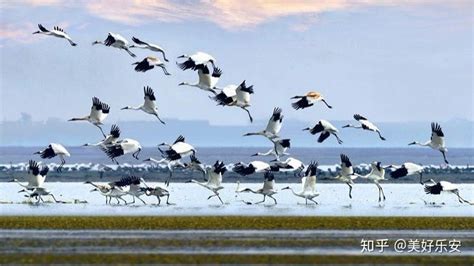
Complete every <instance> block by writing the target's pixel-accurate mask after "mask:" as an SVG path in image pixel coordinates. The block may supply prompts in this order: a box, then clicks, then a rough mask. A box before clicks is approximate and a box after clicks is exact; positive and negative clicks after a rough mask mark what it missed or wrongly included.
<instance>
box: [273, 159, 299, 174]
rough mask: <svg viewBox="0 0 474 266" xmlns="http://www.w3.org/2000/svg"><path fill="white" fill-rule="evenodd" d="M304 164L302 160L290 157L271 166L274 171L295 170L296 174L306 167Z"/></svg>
mask: <svg viewBox="0 0 474 266" xmlns="http://www.w3.org/2000/svg"><path fill="white" fill-rule="evenodd" d="M304 167H305V166H304V164H303V162H302V161H300V160H298V159H296V158H293V157H289V158H287V159H286V160H285V161H276V162H274V163H273V164H272V165H271V166H270V169H271V170H272V171H273V172H295V175H296V174H299V173H301V171H303V169H304Z"/></svg>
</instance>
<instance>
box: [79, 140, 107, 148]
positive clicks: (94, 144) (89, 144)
mask: <svg viewBox="0 0 474 266" xmlns="http://www.w3.org/2000/svg"><path fill="white" fill-rule="evenodd" d="M102 142H103V141H101V142H97V143H86V144H84V145H82V146H86V147H87V146H93V147H97V146H100V145H102Z"/></svg>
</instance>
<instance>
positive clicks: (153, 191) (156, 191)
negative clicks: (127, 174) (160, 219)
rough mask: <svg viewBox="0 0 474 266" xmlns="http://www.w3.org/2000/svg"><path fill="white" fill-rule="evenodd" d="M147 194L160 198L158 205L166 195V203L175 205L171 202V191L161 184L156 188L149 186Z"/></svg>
mask: <svg viewBox="0 0 474 266" xmlns="http://www.w3.org/2000/svg"><path fill="white" fill-rule="evenodd" d="M145 195H147V196H155V197H156V199H157V200H158V205H160V204H161V198H162V197H166V204H167V205H174V204H173V203H170V202H169V200H170V192H169V191H168V190H166V189H164V188H162V187H160V186H156V187H154V188H151V187H147V188H146V190H145Z"/></svg>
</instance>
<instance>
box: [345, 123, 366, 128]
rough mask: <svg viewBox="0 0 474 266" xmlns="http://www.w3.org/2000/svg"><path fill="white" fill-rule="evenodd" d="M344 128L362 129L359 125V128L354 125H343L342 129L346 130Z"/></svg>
mask: <svg viewBox="0 0 474 266" xmlns="http://www.w3.org/2000/svg"><path fill="white" fill-rule="evenodd" d="M346 127H351V128H362V126H361V125H359V126H355V125H352V124H348V125H345V126H343V128H346Z"/></svg>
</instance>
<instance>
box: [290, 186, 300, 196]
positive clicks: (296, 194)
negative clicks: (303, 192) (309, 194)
mask: <svg viewBox="0 0 474 266" xmlns="http://www.w3.org/2000/svg"><path fill="white" fill-rule="evenodd" d="M289 190H290V191H291V193H293V195H295V196H300V194H298V193H296V192H295V191H294V190H293V188H291V187H290V188H289Z"/></svg>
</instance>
